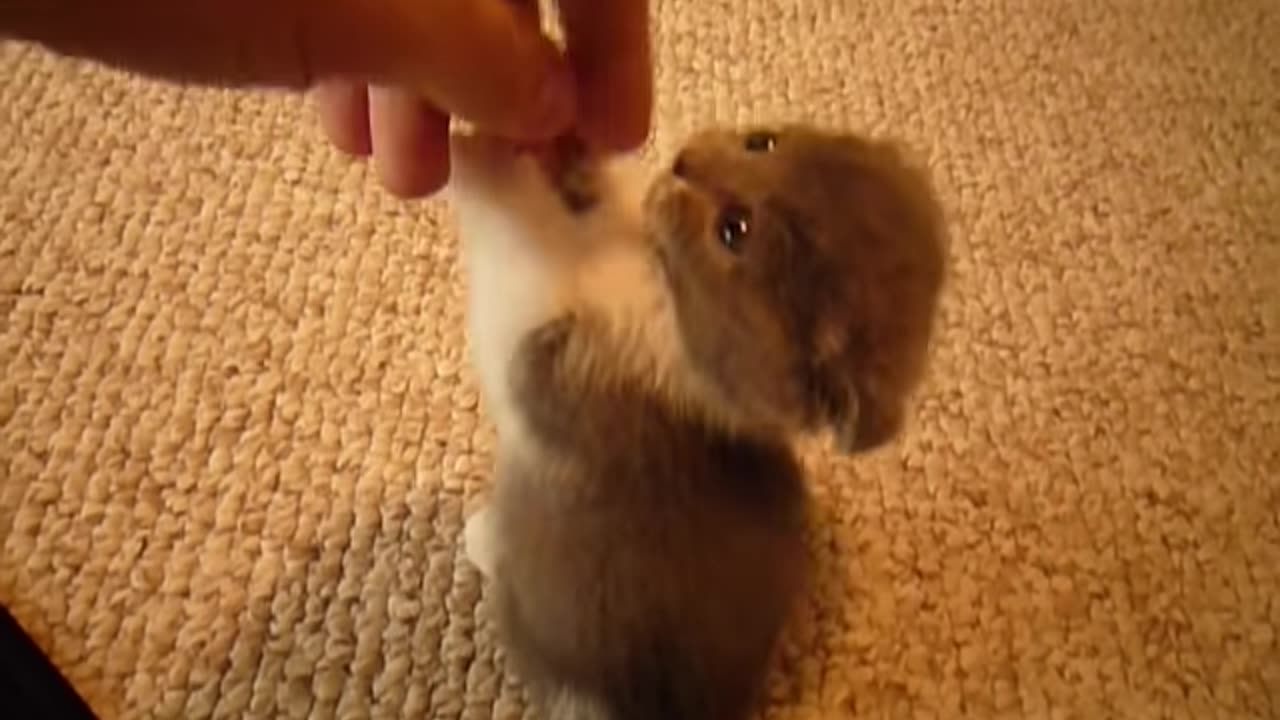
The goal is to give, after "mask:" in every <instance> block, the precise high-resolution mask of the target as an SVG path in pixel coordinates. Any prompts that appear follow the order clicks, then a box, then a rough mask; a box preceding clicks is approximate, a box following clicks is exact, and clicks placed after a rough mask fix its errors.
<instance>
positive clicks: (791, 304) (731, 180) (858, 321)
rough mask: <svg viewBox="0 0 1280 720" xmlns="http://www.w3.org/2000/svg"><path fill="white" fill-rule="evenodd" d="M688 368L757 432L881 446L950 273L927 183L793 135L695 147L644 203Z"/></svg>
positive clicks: (817, 135) (856, 142)
mask: <svg viewBox="0 0 1280 720" xmlns="http://www.w3.org/2000/svg"><path fill="white" fill-rule="evenodd" d="M646 207H647V214H648V222H649V225H650V227H651V228H652V230H653V234H654V240H655V243H656V249H657V251H658V253H659V255H660V257H661V259H662V262H663V267H664V268H665V270H666V275H667V279H668V282H669V283H670V285H671V290H672V294H673V296H674V297H675V299H676V302H675V305H676V313H677V316H678V319H679V324H680V328H681V334H682V335H683V338H684V341H685V344H686V347H687V348H688V350H689V353H690V356H691V360H692V362H693V364H694V365H695V366H696V370H697V371H698V373H699V375H700V376H702V377H703V379H704V380H706V381H708V384H710V385H711V386H712V387H714V388H715V390H716V392H717V394H718V396H719V398H718V400H719V401H720V402H722V403H725V404H726V406H727V407H730V408H732V409H733V410H734V414H735V415H737V416H738V417H744V418H748V419H749V420H748V422H749V423H751V424H754V425H756V426H757V427H759V428H761V429H769V430H772V431H778V430H781V431H784V432H789V431H794V430H801V431H813V430H818V429H821V428H824V427H825V428H830V429H832V430H834V431H835V434H836V438H837V441H838V443H839V444H840V446H841V447H842V448H843V449H845V450H847V451H857V450H869V449H872V448H875V447H878V446H880V445H883V444H884V443H886V442H888V441H889V440H891V439H892V438H893V437H894V436H895V435H896V434H897V432H898V430H899V428H900V427H901V426H902V418H903V414H904V405H905V403H906V401H907V398H908V396H909V394H910V392H911V391H912V390H913V389H914V387H915V385H916V384H917V383H918V382H919V379H920V376H921V374H922V372H923V369H924V366H925V363H926V357H927V353H928V345H929V341H930V337H931V334H932V328H933V322H934V313H935V306H936V304H937V298H938V295H939V293H940V290H941V287H942V283H943V278H944V268H945V247H944V237H943V233H944V230H943V221H942V216H941V211H940V208H939V206H938V204H937V202H936V200H935V197H934V194H933V190H932V187H931V185H930V182H929V180H928V178H927V177H926V176H925V174H924V173H923V172H921V171H919V170H917V169H914V168H912V167H910V166H908V165H907V164H906V162H905V161H904V159H903V158H902V156H901V154H900V153H899V151H898V149H897V148H896V147H895V146H894V145H893V144H892V143H890V142H887V141H876V140H871V139H866V138H862V137H859V136H856V135H851V134H839V133H834V132H826V131H822V130H819V129H814V128H809V127H802V126H785V127H780V128H776V129H755V130H741V131H723V130H716V131H707V132H703V133H700V134H697V135H695V136H694V137H692V138H691V139H690V140H689V141H688V143H687V144H686V146H685V147H684V149H683V150H682V151H681V152H680V153H679V154H678V155H677V158H676V160H675V162H674V163H673V164H672V166H671V167H670V169H669V171H667V172H664V173H663V174H662V175H660V176H659V177H658V179H657V180H656V181H655V183H654V185H653V187H652V188H651V190H650V193H649V196H648V200H647V203H646Z"/></svg>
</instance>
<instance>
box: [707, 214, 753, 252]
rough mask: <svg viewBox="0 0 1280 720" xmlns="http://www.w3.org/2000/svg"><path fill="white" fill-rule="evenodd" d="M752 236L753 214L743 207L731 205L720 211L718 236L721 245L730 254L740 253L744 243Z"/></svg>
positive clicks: (717, 224) (717, 221) (717, 228)
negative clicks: (748, 236)
mask: <svg viewBox="0 0 1280 720" xmlns="http://www.w3.org/2000/svg"><path fill="white" fill-rule="evenodd" d="M749 234H751V212H750V211H748V210H747V209H746V208H744V207H742V206H741V205H730V206H728V207H726V208H725V209H724V210H722V211H720V217H719V219H718V220H716V235H717V236H718V237H719V238H720V244H721V245H724V246H725V247H726V248H728V249H729V251H730V252H734V253H736V252H740V251H741V250H742V241H743V240H745V239H746V238H747V235H749Z"/></svg>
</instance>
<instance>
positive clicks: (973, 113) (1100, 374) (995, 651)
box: [0, 0, 1280, 720]
mask: <svg viewBox="0 0 1280 720" xmlns="http://www.w3.org/2000/svg"><path fill="white" fill-rule="evenodd" d="M654 17H655V26H654V31H655V33H656V37H657V40H656V44H657V60H658V63H659V82H658V92H659V96H658V107H657V119H656V130H655V136H654V140H653V143H652V146H651V147H650V148H649V149H648V150H647V151H646V152H647V153H650V156H651V157H657V156H658V155H661V154H665V153H667V152H669V151H670V150H671V149H672V148H673V147H674V146H675V144H676V143H677V142H678V141H679V140H680V138H681V137H683V136H684V135H685V134H686V133H687V132H689V131H690V130H693V129H694V128H696V127H698V126H701V125H703V124H706V123H710V122H732V123H737V122H749V121H760V120H772V119H795V120H810V121H816V122H821V123H823V124H828V125H836V126H841V127H849V128H866V129H871V130H874V131H879V132H892V133H894V134H898V135H900V136H902V137H904V138H906V139H907V140H908V141H909V142H910V143H911V144H912V145H913V146H914V147H915V148H916V149H917V150H918V154H919V155H920V156H921V157H922V158H924V159H925V160H927V161H928V162H929V163H930V164H931V166H932V167H933V168H934V171H935V173H936V175H937V182H938V185H939V187H940V190H941V192H942V193H943V196H944V200H945V203H946V205H947V207H948V208H949V212H950V214H951V218H952V223H953V233H954V239H953V245H952V257H953V270H954V274H953V277H952V280H951V285H950V288H949V290H948V294H947V296H946V298H945V302H946V308H945V310H944V312H943V319H942V329H941V334H940V336H939V338H938V349H937V352H936V354H935V357H936V360H935V362H934V365H933V374H932V376H931V379H930V381H929V384H928V386H927V387H926V388H925V389H924V390H923V391H922V394H921V395H920V397H919V401H918V411H917V413H916V415H915V416H914V417H913V420H912V424H911V427H910V428H909V432H908V434H907V436H905V437H904V438H903V439H902V441H901V442H900V443H898V444H896V445H895V446H893V447H892V448H889V449H888V450H886V451H885V452H883V453H880V454H877V455H874V456H871V457H868V458H865V459H863V460H860V461H857V462H850V461H848V460H844V459H837V458H833V457H829V456H828V455H827V454H825V453H824V452H822V451H819V450H813V451H811V452H809V453H808V457H809V459H810V461H811V465H812V468H813V488H814V492H815V495H816V497H817V499H818V504H819V507H820V512H819V517H818V524H817V527H816V528H815V540H814V551H815V552H816V553H817V554H818V557H819V559H820V563H821V567H822V575H821V582H819V583H818V585H817V587H816V588H815V590H814V592H813V593H812V596H811V597H810V598H809V600H808V601H807V603H806V605H805V607H804V612H803V613H802V617H801V618H800V620H799V621H798V622H797V623H796V625H795V626H794V628H793V629H792V630H791V632H790V634H789V637H788V642H787V648H788V649H787V652H786V653H785V658H784V662H783V663H782V664H781V666H780V668H779V670H778V672H777V673H776V674H775V678H774V680H773V681H772V684H771V690H770V694H771V697H772V698H773V699H772V701H771V708H770V711H769V712H770V714H771V715H773V716H776V717H780V718H782V717H785V718H842V717H858V718H880V717H884V718H906V717H937V718H957V717H962V716H964V717H974V718H995V717H1022V718H1107V717H1124V718H1157V717H1161V718H1163V717H1168V718H1196V719H1197V720H1200V719H1207V718H1232V719H1239V718H1275V717H1277V716H1280V644H1278V643H1280V637H1278V636H1280V519H1278V518H1277V514H1278V513H1280V417H1278V416H1280V300H1278V295H1280V291H1278V290H1277V288H1278V286H1280V279H1278V278H1280V236H1278V233H1280V101H1278V100H1277V98H1280V53H1277V52H1276V51H1275V49H1274V42H1275V39H1276V38H1280V9H1278V8H1277V6H1276V4H1275V2H1274V0H1240V1H1239V2H1235V3H1232V4H1231V5H1230V10H1229V11H1226V10H1225V9H1224V8H1222V7H1221V6H1220V4H1219V3H1212V2H1207V1H1206V2H1198V1H1195V0H1147V1H1145V2H1143V1H1139V0H1076V1H1074V2H1017V1H1013V0H1009V1H1007V2H995V1H986V2H959V1H956V2H924V1H923V0H911V1H909V2H897V1H896V0H895V1H894V2H889V1H888V0H867V1H862V0H859V1H857V2H855V1H853V0H827V1H810V2H802V1H801V0H735V1H733V2H730V1H728V0H698V2H676V1H675V0H669V1H667V2H657V3H656V4H655V8H654ZM0 76H2V77H3V83H0V179H2V182H3V193H2V194H0V368H2V369H3V371H2V375H0V472H2V473H3V483H2V484H0V548H2V552H0V601H2V602H3V604H4V605H6V606H7V607H9V608H10V609H11V610H12V612H13V614H14V615H15V616H16V617H17V618H18V619H19V620H20V621H21V622H22V623H23V625H24V626H25V627H26V628H27V629H28V630H29V632H30V633H31V635H32V636H33V637H34V638H35V639H36V640H37V641H38V642H39V643H40V645H41V646H42V647H43V648H44V649H45V650H46V651H47V652H48V653H49V655H50V657H51V658H52V659H53V660H54V662H56V663H57V665H58V666H59V667H60V668H62V669H63V670H64V672H65V673H66V675H67V676H68V678H69V679H70V680H71V681H72V682H73V683H74V684H75V686H76V687H77V688H78V689H79V690H80V691H81V692H82V693H83V694H84V696H85V698H86V699H87V700H88V701H89V702H90V703H91V704H92V705H93V706H94V708H95V709H96V710H97V712H98V713H100V714H101V715H102V716H103V717H104V718H117V717H119V718H133V717H158V718H205V717H219V718H222V717H226V718H230V717H253V718H277V717H283V718H291V717H314V718H329V717H344V718H361V717H375V718H399V717H415V718H488V717H499V718H508V717H519V716H521V715H522V714H525V713H527V712H528V709H527V707H526V700H525V696H524V693H523V691H522V690H521V688H520V685H519V683H518V682H517V681H516V680H515V679H514V678H512V677H511V676H510V674H509V673H507V672H505V671H504V670H503V667H504V663H503V660H502V655H501V653H498V652H496V651H495V646H494V635H493V627H492V624H491V622H490V621H489V619H488V614H487V613H488V608H489V603H488V600H487V599H486V593H485V591H484V587H483V585H482V583H481V582H480V579H479V577H478V575H477V573H476V572H475V571H474V570H473V569H471V568H470V567H469V566H468V565H467V564H466V563H465V562H464V561H463V557H462V553H461V549H460V543H459V539H460V534H461V529H462V526H463V518H464V516H465V515H466V513H467V512H469V510H470V509H471V508H472V507H474V506H475V504H476V503H477V501H478V500H479V499H480V498H482V497H483V495H484V494H485V493H486V492H487V491H488V482H489V464H490V461H491V455H490V449H491V447H492V435H491V430H490V429H489V424H488V421H487V418H486V416H485V414H484V410H483V408H481V407H478V405H477V396H476V389H475V385H474V383H473V381H472V378H471V375H470V373H469V370H468V368H467V367H466V365H465V362H464V355H463V352H464V346H463V341H464V338H463V335H462V330H461V328H462V323H461V313H462V311H463V305H462V295H461V287H462V280H463V278H462V276H461V274H460V272H459V266H458V253H457V248H456V247H455V240H456V238H455V233H454V229H453V225H452V218H451V215H450V213H449V212H448V208H447V207H446V206H444V204H443V203H441V202H440V201H438V200H431V201H427V202H419V203H403V202H398V201H395V200H393V199H392V198H390V197H389V196H388V195H386V194H385V193H383V192H382V191H381V190H380V188H379V187H378V185H377V183H376V181H375V180H374V176H373V172H372V170H371V169H370V168H368V167H367V166H365V165H363V164H358V163H353V162H351V161H349V160H348V159H346V158H344V157H342V156H340V155H339V154H337V153H336V152H334V151H332V150H331V149H330V148H329V147H328V146H327V145H326V144H325V143H324V142H322V140H321V136H320V134H319V132H318V130H317V129H316V126H315V123H314V117H313V115H312V114H311V112H310V111H309V108H307V107H306V106H305V105H304V104H303V103H302V102H301V101H300V100H299V99H298V98H294V97H285V96H280V95H275V94H270V93H243V94H236V93H229V92H218V91H207V90H193V89H178V88H174V87H170V86H165V85H161V84H153V83H147V82H144V81H140V80H137V79H130V78H127V77H126V76H124V75H122V74H119V73H114V72H110V71H106V70H103V69H101V68H95V67H92V66H90V65H87V64H84V63H76V62H69V61H65V60H57V59H54V58H52V57H51V56H49V55H47V54H45V53H42V52H40V51H37V50H34V49H32V48H29V47H24V46H19V45H7V46H4V47H3V49H0ZM653 153H657V155H653Z"/></svg>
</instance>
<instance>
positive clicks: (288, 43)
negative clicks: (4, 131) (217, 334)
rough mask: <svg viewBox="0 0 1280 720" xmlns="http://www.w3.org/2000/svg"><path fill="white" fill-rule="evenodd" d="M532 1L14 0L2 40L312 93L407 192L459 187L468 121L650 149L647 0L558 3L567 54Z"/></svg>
mask: <svg viewBox="0 0 1280 720" xmlns="http://www.w3.org/2000/svg"><path fill="white" fill-rule="evenodd" d="M536 5H537V4H536V2H534V1H533V0H184V1H183V2H173V0H9V1H8V2H0V39H4V38H6V37H9V38H17V39H21V40H26V41H30V42H35V43H38V44H40V45H42V46H44V47H46V48H48V49H50V50H52V51H54V52H58V53H62V54H65V55H69V56H75V57H81V58H87V59H92V60H96V61H98V62H102V63H104V64H107V65H111V66H114V67H117V68H120V69H124V70H129V71H132V72H135V73H138V74H141V75H145V76H150V77H154V78H157V79H163V80H167V81H176V82H184V83H192V84H201V85H211V86H222V87H249V86H263V87H274V88H280V89H287V90H294V91H307V92H309V93H310V94H311V96H312V99H313V100H314V103H315V107H316V110H317V112H318V115H319V119H320V124H321V126H322V127H323V129H324V132H325V134H326V135H327V137H328V138H329V140H330V141H331V142H332V143H333V144H334V145H335V146H336V147H337V148H339V149H340V150H342V151H344V152H347V153H350V154H351V155H354V156H358V157H371V158H372V162H373V165H374V167H375V169H376V170H377V173H378V177H379V179H380V180H381V182H382V184H383V185H384V186H385V187H386V188H387V190H389V191H390V192H391V193H393V194H394V195H397V196H400V197H404V198H416V197H424V196H429V195H431V194H433V193H435V192H436V191H438V190H440V189H441V188H442V187H443V186H444V185H445V183H446V182H447V181H448V178H449V172H450V161H449V138H448V134H449V124H450V120H451V118H461V119H465V120H466V121H468V122H470V123H472V124H474V125H475V126H477V127H478V128H480V129H482V130H485V131H487V132H490V133H493V134H496V135H500V136H503V137H506V138H508V139H510V140H512V141H516V142H521V143H531V144H536V143H539V142H542V141H546V140H549V139H551V138H553V137H555V136H557V135H559V134H562V133H564V132H567V131H570V130H572V131H574V132H576V133H578V134H579V135H581V136H582V137H583V139H585V140H586V141H587V142H588V143H591V144H592V145H594V146H595V147H596V148H597V149H598V150H600V151H602V152H623V151H627V150H631V149H634V148H636V147H638V146H639V145H640V144H642V143H643V142H644V140H645V138H646V137H647V135H648V132H649V116H650V112H651V109H652V70H651V64H650V46H649V28H648V2H647V0H559V2H558V6H559V9H560V16H561V18H562V20H563V24H564V36H565V46H566V47H565V51H564V52H563V53H562V52H561V51H560V50H558V49H557V48H556V47H555V46H554V45H553V44H552V43H551V41H550V40H549V39H548V38H546V37H545V36H544V35H543V34H542V33H541V32H540V30H539V27H538V11H537V6H536Z"/></svg>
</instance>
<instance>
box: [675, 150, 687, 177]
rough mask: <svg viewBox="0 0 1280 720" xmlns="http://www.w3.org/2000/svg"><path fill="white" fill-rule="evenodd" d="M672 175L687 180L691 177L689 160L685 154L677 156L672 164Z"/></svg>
mask: <svg viewBox="0 0 1280 720" xmlns="http://www.w3.org/2000/svg"><path fill="white" fill-rule="evenodd" d="M671 174H672V175H675V176H676V177H678V178H680V179H681V180H686V179H688V177H689V160H688V158H687V157H686V156H685V153H684V152H681V153H679V154H678V155H676V161H675V162H674V163H672V164H671Z"/></svg>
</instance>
